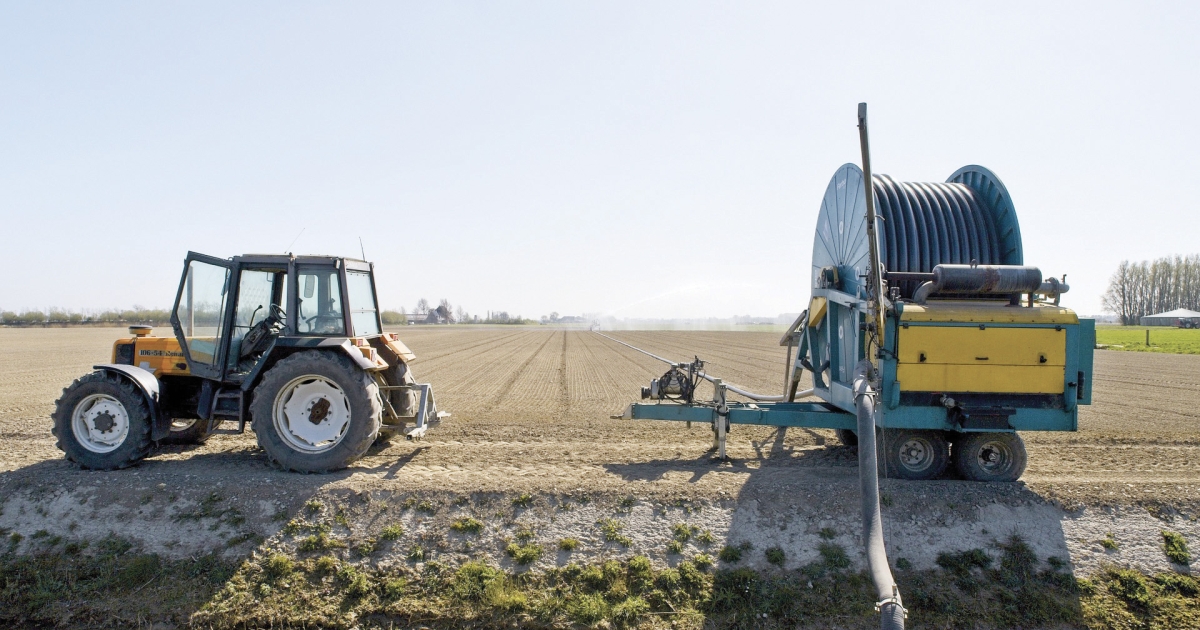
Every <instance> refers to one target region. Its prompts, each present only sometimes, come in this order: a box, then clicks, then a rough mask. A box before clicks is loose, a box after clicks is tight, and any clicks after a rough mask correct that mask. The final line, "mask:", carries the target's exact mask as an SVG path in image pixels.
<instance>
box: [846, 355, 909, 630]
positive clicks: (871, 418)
mask: <svg viewBox="0 0 1200 630" xmlns="http://www.w3.org/2000/svg"><path fill="white" fill-rule="evenodd" d="M873 370H874V367H873V366H872V365H871V363H870V362H869V361H861V362H859V364H858V366H857V367H856V368H855V370H854V405H855V409H856V410H857V411H858V479H859V485H860V486H861V488H862V516H863V540H864V541H865V542H866V547H867V568H868V570H869V571H870V573H871V580H872V581H874V582H875V590H876V592H877V593H878V596H879V603H877V604H876V605H875V606H876V609H878V610H879V612H880V619H879V622H880V627H881V628H883V630H904V617H905V615H906V611H905V610H904V606H903V604H902V603H901V601H900V588H899V587H898V586H896V580H895V579H894V578H892V569H891V567H889V566H888V558H887V550H886V549H885V548H884V545H883V519H882V516H881V515H880V513H879V466H878V460H877V459H876V455H875V453H876V449H875V390H873V389H872V388H871V384H870V378H869V377H870V375H871V373H872V371H873Z"/></svg>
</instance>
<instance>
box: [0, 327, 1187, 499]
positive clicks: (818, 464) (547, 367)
mask: <svg viewBox="0 0 1200 630" xmlns="http://www.w3.org/2000/svg"><path fill="white" fill-rule="evenodd" d="M400 332H401V333H402V338H403V339H404V340H405V342H406V343H408V345H409V346H410V347H411V348H412V349H413V351H414V352H415V353H416V354H417V357H418V358H417V361H416V362H415V363H414V365H413V370H414V373H415V374H416V376H417V377H418V379H419V380H420V381H422V382H429V383H432V384H433V386H434V388H435V392H436V394H437V397H438V400H439V406H440V408H441V409H443V410H448V411H451V412H452V413H453V417H452V418H451V419H450V420H448V421H447V422H445V423H443V424H442V425H441V426H440V427H437V428H436V429H435V430H433V431H431V432H430V434H429V436H428V437H427V438H426V439H425V440H424V441H421V442H415V443H414V442H404V441H395V442H393V443H391V444H389V445H386V446H382V447H377V448H375V449H373V450H372V451H371V453H370V454H369V455H368V456H367V457H366V458H365V459H364V460H362V461H361V462H359V463H358V464H357V465H356V466H355V467H354V468H352V469H351V471H349V472H348V473H342V474H341V475H339V477H338V478H339V479H346V480H347V481H348V482H352V483H353V485H356V486H364V487H370V486H372V485H374V484H386V485H387V486H388V487H391V488H397V489H400V490H406V489H408V490H411V489H422V488H431V487H432V488H439V489H455V490H460V491H484V490H487V491H492V490H505V491H507V490H517V491H525V490H528V491H570V490H574V489H577V488H588V489H594V490H612V491H626V490H627V489H629V488H631V485H630V484H633V486H632V487H633V488H636V491H637V492H639V493H641V494H664V495H677V494H685V495H692V494H698V495H707V496H717V495H720V494H722V493H734V492H737V491H738V490H739V489H741V488H742V486H743V485H744V484H745V483H746V480H747V479H748V478H750V477H754V478H755V479H756V480H757V482H758V483H759V484H763V486H764V487H765V486H769V485H770V484H771V483H772V480H773V479H779V480H783V479H789V480H791V481H793V482H794V481H795V480H797V479H804V478H806V477H811V478H813V479H818V478H821V477H830V476H833V477H843V476H848V475H853V474H855V473H854V465H855V464H854V461H855V460H854V455H853V452H852V451H851V450H850V449H845V448H841V447H839V446H838V445H837V441H836V440H835V439H834V438H833V435H832V432H828V431H810V430H795V429H793V430H789V431H786V432H785V431H777V430H775V429H771V428H766V427H762V428H755V427H751V428H742V427H737V428H736V429H735V430H734V432H733V433H732V434H731V436H730V442H729V453H730V455H731V456H732V457H733V458H734V461H733V462H732V463H730V464H726V465H721V466H718V465H714V464H713V463H711V462H710V460H709V458H708V456H707V454H706V453H705V450H706V449H707V448H708V446H709V445H710V444H711V434H710V433H709V431H708V429H707V427H701V426H696V427H694V428H692V429H690V430H689V429H686V428H685V427H684V426H683V425H682V424H679V423H656V422H633V421H622V420H616V419H611V418H610V416H611V415H613V414H619V413H620V412H621V411H622V409H623V408H624V407H625V406H626V405H627V404H628V403H630V402H632V401H633V400H634V399H635V398H636V397H637V395H638V391H639V388H640V387H641V386H643V385H645V384H647V383H648V382H649V381H650V379H651V378H653V377H655V376H658V375H659V374H661V373H662V372H663V370H664V366H663V365H662V364H661V363H658V362H656V361H655V360H653V359H651V358H649V357H646V356H643V355H640V354H638V353H636V352H634V351H632V350H629V349H628V348H625V347H624V346H621V345H619V344H617V343H613V342H612V341H610V340H608V339H605V338H603V337H600V336H598V335H595V334H592V333H590V332H587V331H577V330H561V329H544V328H524V327H521V328H510V327H498V328H467V327H436V328H435V327H420V328H418V327H411V328H404V329H402V330H401V331H400ZM123 334H124V331H123V330H121V329H89V328H74V329H0V488H3V487H4V486H6V485H8V484H10V483H17V482H33V483H35V484H36V485H43V484H45V485H54V483H55V481H54V478H55V477H58V476H63V479H62V481H63V482H64V483H68V481H67V479H68V478H73V479H77V477H76V476H77V475H80V474H81V473H79V472H78V471H77V470H76V469H75V468H74V467H73V466H71V465H70V464H68V463H67V462H64V461H63V460H62V457H61V453H60V452H59V451H58V450H57V449H56V448H55V446H54V439H53V437H52V436H51V434H50V420H49V416H50V413H51V411H52V410H53V406H54V401H55V399H56V398H57V397H58V394H59V392H60V391H61V388H62V387H64V386H66V385H67V384H69V383H70V381H71V380H72V379H73V378H75V377H77V376H80V375H82V374H85V373H86V372H88V371H89V370H90V369H91V366H92V365H93V364H94V363H100V362H105V361H106V360H107V356H108V353H109V349H110V346H111V343H112V341H113V340H114V339H116V338H118V337H119V336H122V335H123ZM609 334H611V335H613V336H615V337H618V338H620V339H623V340H625V341H627V342H628V343H631V344H633V345H636V346H639V347H642V348H645V349H647V350H649V351H651V352H654V353H656V354H659V355H662V356H668V357H672V358H676V359H690V358H691V357H692V356H694V355H698V356H700V357H701V358H702V359H704V360H706V361H707V362H708V371H709V372H710V373H711V374H714V375H717V376H720V377H722V378H724V379H726V381H728V382H731V383H734V384H737V385H739V386H742V387H745V388H748V389H751V390H755V391H762V392H769V393H774V392H776V391H778V390H781V388H782V382H783V378H784V374H783V362H784V349H783V348H780V347H779V345H778V335H776V334H774V333H755V332H661V331H655V332H616V333H609ZM704 393H705V395H707V391H705V392H704ZM1025 439H1026V442H1027V444H1028V448H1029V451H1030V464H1029V468H1028V470H1027V472H1026V473H1025V476H1024V481H1025V482H1026V483H1027V485H1028V487H1029V488H1030V489H1031V490H1033V491H1034V492H1035V493H1037V494H1040V495H1042V496H1044V497H1047V498H1055V499H1059V500H1062V501H1063V502H1064V503H1066V504H1068V505H1072V504H1080V503H1083V504H1095V503H1130V502H1143V501H1153V502H1160V501H1161V502H1168V503H1178V502H1180V501H1183V502H1195V501H1200V356H1184V355H1164V354H1139V353H1121V352H1107V351H1098V352H1097V353H1096V384H1095V404H1093V405H1092V406H1090V407H1086V408H1084V410H1083V412H1082V414H1081V421H1080V430H1079V431H1078V432H1077V433H1049V434H1026V435H1025ZM265 466H266V462H265V458H264V457H263V456H262V454H261V453H260V452H259V451H258V449H257V447H256V445H255V441H254V436H253V434H250V433H247V434H246V435H235V436H217V437H215V438H213V439H212V440H210V441H209V442H208V444H206V445H204V446H201V447H191V448H185V447H170V448H165V449H163V450H161V451H159V452H158V453H157V454H156V455H154V456H152V457H151V458H150V459H149V460H148V461H147V462H146V463H145V464H143V465H142V466H141V467H140V469H139V470H142V471H150V472H151V473H152V474H153V475H155V476H161V477H164V478H166V479H168V480H169V481H170V483H172V484H184V485H186V484H194V483H205V484H209V483H213V482H214V480H218V481H219V480H222V479H227V480H229V481H231V482H236V480H238V479H239V478H241V477H242V476H244V475H246V474H260V473H261V474H269V473H267V472H266V471H265ZM86 474H89V475H93V477H92V478H93V479H98V478H104V479H106V480H108V481H110V482H111V483H116V484H121V483H126V482H128V481H130V480H133V479H134V477H133V475H130V474H123V473H103V474H101V473H86ZM271 477H272V478H275V479H279V480H280V483H287V484H291V483H295V484H305V483H308V484H313V483H321V482H316V481H312V480H310V481H301V480H299V479H296V480H294V481H293V480H287V479H288V478H290V477H297V476H288V475H281V476H280V477H276V476H275V475H274V474H271ZM324 480H325V481H329V480H330V479H329V477H325V478H324Z"/></svg>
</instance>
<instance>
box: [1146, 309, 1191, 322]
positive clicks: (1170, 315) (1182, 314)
mask: <svg viewBox="0 0 1200 630" xmlns="http://www.w3.org/2000/svg"><path fill="white" fill-rule="evenodd" d="M1192 318H1200V312H1197V311H1189V310H1188V309H1186V308H1177V309H1175V310H1173V311H1167V312H1165V313H1156V314H1154V315H1147V316H1145V317H1143V318H1142V319H1141V324H1142V325H1143V326H1175V325H1176V324H1177V323H1178V322H1179V320H1181V319H1192Z"/></svg>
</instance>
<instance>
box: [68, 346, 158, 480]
mask: <svg viewBox="0 0 1200 630" xmlns="http://www.w3.org/2000/svg"><path fill="white" fill-rule="evenodd" d="M52 417H53V419H54V428H53V429H52V432H53V433H54V437H56V438H58V443H57V444H56V446H58V448H59V449H60V450H62V452H63V453H64V454H65V455H66V456H67V459H69V460H71V461H73V462H75V463H76V464H79V465H80V467H82V468H86V469H90V470H116V469H118V468H126V467H129V466H132V465H133V464H136V463H137V462H139V461H141V460H142V459H143V458H145V457H146V455H148V454H149V453H150V427H151V424H152V423H151V421H150V407H149V405H147V404H146V398H145V397H144V396H143V395H142V392H141V391H140V390H138V388H137V387H135V386H134V385H133V383H130V382H129V381H128V380H126V379H125V378H123V377H121V376H118V375H116V374H111V373H109V372H106V371H103V370H99V371H96V372H92V373H91V374H88V375H87V376H84V377H82V378H78V379H76V380H75V382H74V383H71V385H70V386H68V387H66V388H64V389H63V393H62V397H60V398H59V399H58V400H56V401H55V403H54V414H53V416H52ZM110 432H111V433H113V435H112V436H111V440H112V441H108V438H107V437H106V435H105V434H106V433H110Z"/></svg>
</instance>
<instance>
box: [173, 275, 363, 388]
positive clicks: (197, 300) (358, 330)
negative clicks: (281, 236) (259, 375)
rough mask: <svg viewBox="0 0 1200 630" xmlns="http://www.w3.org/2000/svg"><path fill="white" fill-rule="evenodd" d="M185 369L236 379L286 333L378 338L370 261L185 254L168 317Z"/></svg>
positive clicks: (290, 341)
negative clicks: (172, 306) (226, 257)
mask: <svg viewBox="0 0 1200 630" xmlns="http://www.w3.org/2000/svg"><path fill="white" fill-rule="evenodd" d="M171 323H172V326H173V327H174V329H175V337H176V339H177V340H178V342H179V345H180V347H181V350H182V352H183V355H184V358H185V360H186V362H187V366H188V369H189V371H190V373H191V374H193V375H195V376H200V377H202V378H207V379H212V380H216V381H225V380H230V381H236V382H241V381H242V380H244V379H245V378H246V377H248V376H249V375H251V374H252V373H254V372H255V368H256V367H258V364H259V363H260V361H261V359H262V358H263V357H264V355H266V354H268V350H270V349H271V348H272V346H273V345H275V344H276V343H278V341H279V340H280V338H284V339H285V340H286V341H285V345H288V346H294V345H296V344H297V343H298V339H301V338H303V339H306V340H308V343H313V342H315V343H317V344H320V342H321V341H324V340H332V339H346V338H355V339H368V338H375V337H379V336H380V335H381V333H382V327H381V325H380V320H379V308H378V306H377V302H376V298H375V282H374V277H373V274H372V265H371V263H369V262H365V261H361V260H354V259H349V258H336V257H330V256H291V255H272V254H251V255H246V256H235V257H233V258H229V259H224V258H216V257H213V256H206V255H203V254H197V253H194V252H189V253H188V256H187V260H186V263H185V266H184V272H183V277H182V278H181V279H180V283H179V291H178V293H177V296H176V300H175V310H174V314H173V317H172V320H171Z"/></svg>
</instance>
